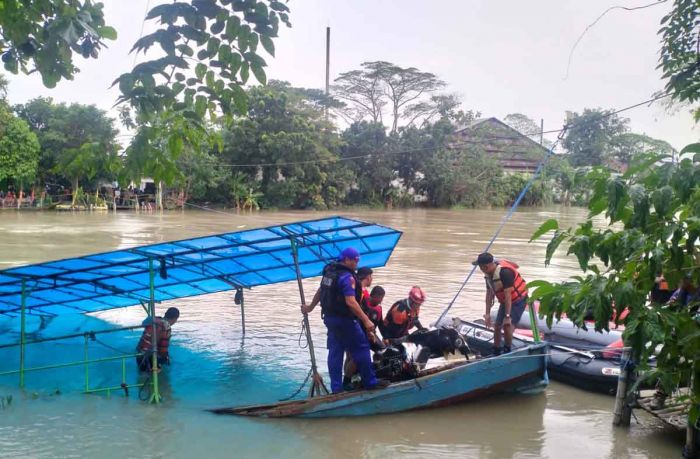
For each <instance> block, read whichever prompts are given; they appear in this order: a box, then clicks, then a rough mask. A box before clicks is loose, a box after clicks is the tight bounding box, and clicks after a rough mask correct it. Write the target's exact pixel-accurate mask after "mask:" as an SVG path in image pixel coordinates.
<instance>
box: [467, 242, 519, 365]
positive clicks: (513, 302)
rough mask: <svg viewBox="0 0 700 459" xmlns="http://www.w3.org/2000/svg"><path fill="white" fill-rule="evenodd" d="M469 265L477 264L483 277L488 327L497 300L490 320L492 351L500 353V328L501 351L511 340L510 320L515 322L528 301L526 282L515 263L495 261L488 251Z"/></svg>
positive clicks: (485, 318)
mask: <svg viewBox="0 0 700 459" xmlns="http://www.w3.org/2000/svg"><path fill="white" fill-rule="evenodd" d="M472 265H478V266H479V269H481V272H483V273H484V278H485V279H486V314H484V320H485V321H486V326H487V327H491V308H492V307H493V303H494V298H496V299H497V300H498V303H499V306H498V314H497V315H496V322H495V323H494V324H493V326H494V329H493V346H494V349H493V350H494V354H495V355H499V354H500V353H501V328H503V334H504V337H505V339H504V342H505V343H504V345H503V352H504V353H505V352H510V347H511V345H512V343H513V322H515V323H518V321H519V320H520V317H521V316H522V315H523V311H525V306H526V305H527V285H526V283H525V280H524V279H523V278H522V276H521V275H520V273H519V272H518V265H516V264H515V263H511V262H509V261H506V260H499V261H498V262H496V261H495V260H494V259H493V255H491V254H490V253H488V252H484V253H482V254H479V256H478V257H477V259H476V260H475V261H473V262H472Z"/></svg>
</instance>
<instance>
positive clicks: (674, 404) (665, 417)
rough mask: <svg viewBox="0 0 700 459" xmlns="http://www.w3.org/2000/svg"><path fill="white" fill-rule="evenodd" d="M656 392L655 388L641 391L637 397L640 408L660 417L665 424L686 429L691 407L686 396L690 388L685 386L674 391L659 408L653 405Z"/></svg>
mask: <svg viewBox="0 0 700 459" xmlns="http://www.w3.org/2000/svg"><path fill="white" fill-rule="evenodd" d="M654 394H655V391H653V390H643V391H641V392H640V394H639V398H638V399H637V404H638V405H639V408H641V409H643V410H644V411H646V412H647V413H649V414H651V415H653V416H655V417H657V418H659V419H660V420H662V421H663V422H664V423H665V424H667V425H669V426H672V427H674V428H676V429H679V430H683V431H685V430H686V428H687V427H688V409H689V408H690V401H689V400H688V399H687V398H686V397H687V394H688V388H685V387H683V388H681V389H680V390H678V391H676V392H674V393H673V395H671V396H669V397H667V398H666V403H665V404H664V406H663V408H660V409H657V410H655V409H652V407H651V404H652V402H653V401H654Z"/></svg>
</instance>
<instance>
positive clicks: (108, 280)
mask: <svg viewBox="0 0 700 459" xmlns="http://www.w3.org/2000/svg"><path fill="white" fill-rule="evenodd" d="M291 237H294V238H295V240H296V241H297V245H298V256H299V265H300V268H301V273H302V276H303V277H313V276H318V275H320V274H321V270H322V269H323V266H324V265H325V264H326V263H328V262H329V261H331V260H333V259H335V258H336V257H337V256H338V253H339V252H340V251H341V250H343V249H344V248H346V247H354V248H356V249H357V250H358V251H359V252H360V255H361V258H362V259H361V263H360V264H361V265H362V266H368V267H379V266H384V265H385V264H386V262H387V261H388V259H389V257H390V256H391V253H392V251H393V250H394V247H395V246H396V244H397V243H398V241H399V238H400V237H401V232H400V231H397V230H394V229H392V228H389V227H386V226H381V225H376V224H371V223H366V222H362V221H358V220H352V219H348V218H343V217H331V218H324V219H320V220H311V221H304V222H296V223H290V224H286V225H280V226H270V227H267V228H260V229H253V230H247V231H239V232H235V233H225V234H216V235H212V236H205V237H199V238H194V239H185V240H181V241H174V242H166V243H162V244H152V245H146V246H141V247H134V248H131V249H125V250H117V251H114V252H105V253H100V254H95V255H87V256H84V257H78V258H69V259H65V260H58V261H51V262H47V263H39V264H34V265H27V266H20V267H17V268H11V269H6V270H0V314H4V315H17V314H19V312H20V310H21V298H22V280H25V291H26V293H27V297H26V306H25V307H26V311H27V312H28V313H34V314H49V315H57V314H64V313H76V312H78V313H83V312H94V311H101V310H105V309H112V308H118V307H123V306H133V305H136V304H142V303H146V302H148V301H149V295H150V289H149V278H150V271H149V262H150V260H153V266H154V271H155V282H154V287H155V300H156V301H157V302H160V301H166V300H174V299H177V298H184V297H189V296H196V295H204V294H209V293H215V292H221V291H225V290H231V289H235V288H250V287H253V286H257V285H266V284H273V283H277V282H285V281H289V280H293V279H296V271H295V267H294V259H293V257H292V252H291V240H290V238H291Z"/></svg>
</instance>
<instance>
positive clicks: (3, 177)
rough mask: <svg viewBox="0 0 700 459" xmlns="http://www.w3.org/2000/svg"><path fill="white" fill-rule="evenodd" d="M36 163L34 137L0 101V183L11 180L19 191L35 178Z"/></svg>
mask: <svg viewBox="0 0 700 459" xmlns="http://www.w3.org/2000/svg"><path fill="white" fill-rule="evenodd" d="M38 162H39V141H38V140H37V138H36V135H34V133H33V132H32V131H31V130H30V129H29V126H28V125H27V123H25V122H24V121H23V120H21V119H19V118H17V117H15V116H14V115H13V114H12V112H11V111H10V109H9V107H8V106H7V105H6V104H5V103H4V102H3V101H0V182H3V181H7V180H11V181H13V182H14V183H15V184H16V185H17V188H18V190H20V191H21V190H22V189H23V188H24V185H26V184H27V183H29V182H31V181H32V180H33V179H34V178H35V177H36V173H37V165H38Z"/></svg>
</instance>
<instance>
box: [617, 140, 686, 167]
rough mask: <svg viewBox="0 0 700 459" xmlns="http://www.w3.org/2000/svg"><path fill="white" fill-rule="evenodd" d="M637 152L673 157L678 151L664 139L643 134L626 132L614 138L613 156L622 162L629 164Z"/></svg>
mask: <svg viewBox="0 0 700 459" xmlns="http://www.w3.org/2000/svg"><path fill="white" fill-rule="evenodd" d="M639 153H658V154H660V155H663V156H668V157H671V158H672V159H675V158H676V156H677V155H678V151H677V150H676V149H675V148H673V147H672V146H671V144H669V143H668V142H666V141H665V140H659V139H654V138H653V137H649V136H648V135H644V134H635V133H633V132H627V133H625V134H621V135H619V136H617V137H616V138H615V139H614V143H613V153H612V154H613V157H614V158H615V159H617V160H618V161H620V162H621V163H623V164H629V163H630V161H631V160H632V158H633V156H634V155H637V154H639Z"/></svg>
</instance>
